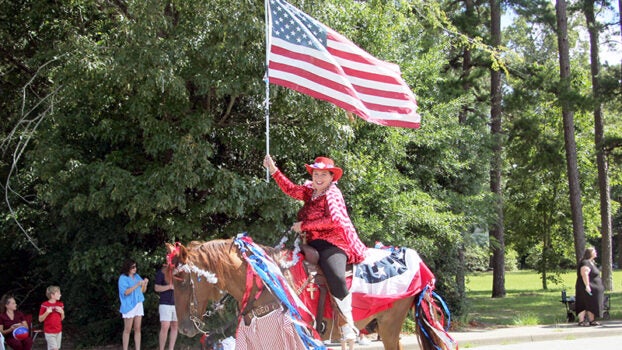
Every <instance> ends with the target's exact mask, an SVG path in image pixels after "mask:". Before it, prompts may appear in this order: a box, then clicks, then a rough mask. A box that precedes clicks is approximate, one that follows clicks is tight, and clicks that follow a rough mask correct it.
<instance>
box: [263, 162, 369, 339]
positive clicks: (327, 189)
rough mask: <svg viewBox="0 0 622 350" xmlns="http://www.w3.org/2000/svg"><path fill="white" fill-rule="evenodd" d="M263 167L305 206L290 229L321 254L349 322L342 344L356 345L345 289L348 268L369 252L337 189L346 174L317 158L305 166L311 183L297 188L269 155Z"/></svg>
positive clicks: (327, 274) (327, 273)
mask: <svg viewBox="0 0 622 350" xmlns="http://www.w3.org/2000/svg"><path fill="white" fill-rule="evenodd" d="M263 165H264V166H265V167H266V168H268V170H269V172H270V175H272V178H273V179H274V180H275V181H276V183H277V184H278V185H279V187H280V188H281V190H282V191H283V192H284V193H285V194H287V195H288V196H290V197H292V198H294V199H298V200H301V201H303V202H304V205H303V206H302V208H301V209H300V211H299V212H298V221H297V222H295V223H294V224H293V226H292V228H291V229H292V231H294V232H297V233H302V234H303V237H305V238H306V241H307V243H308V244H309V245H310V246H312V247H313V248H315V249H316V250H317V251H318V253H319V265H320V267H321V268H322V271H323V272H324V275H325V276H326V280H327V283H328V288H329V290H330V293H331V294H332V296H333V297H334V300H335V302H336V304H337V306H338V307H339V310H340V311H341V313H342V314H343V316H344V318H345V319H346V322H347V324H346V325H344V326H343V327H341V333H342V337H343V340H344V341H346V342H349V343H351V342H353V341H354V340H355V339H356V335H357V333H358V329H357V328H356V326H355V325H354V320H353V318H352V294H351V293H349V292H348V288H347V286H346V276H345V273H346V264H356V263H360V262H361V261H363V260H364V258H365V250H366V249H367V248H366V247H365V245H364V244H363V242H361V240H360V239H359V237H358V235H357V233H356V230H355V229H354V226H353V225H352V222H351V221H350V217H349V216H348V212H347V210H346V205H345V201H344V199H343V195H342V194H341V191H340V190H339V188H337V186H336V182H337V181H338V180H339V179H340V178H341V175H342V174H343V171H342V170H341V168H338V167H336V166H335V163H334V162H333V160H332V159H330V158H326V157H318V158H316V159H315V162H314V163H313V164H305V167H306V169H307V172H308V173H309V174H310V175H311V177H312V181H306V182H305V183H304V184H303V185H296V184H294V183H292V182H291V181H290V180H289V179H288V178H287V177H286V176H285V175H284V174H283V173H282V172H281V171H280V170H279V169H278V168H277V167H276V165H275V164H274V160H273V159H272V157H271V156H270V155H266V157H265V158H264V161H263Z"/></svg>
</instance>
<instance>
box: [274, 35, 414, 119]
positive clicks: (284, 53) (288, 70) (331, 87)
mask: <svg viewBox="0 0 622 350" xmlns="http://www.w3.org/2000/svg"><path fill="white" fill-rule="evenodd" d="M324 27H325V29H326V32H327V46H326V50H316V49H314V48H311V47H308V46H305V45H296V44H293V43H290V42H287V41H285V40H282V39H279V38H277V37H271V40H270V48H269V57H268V60H269V69H268V76H269V81H270V82H271V83H273V84H277V85H281V86H284V87H287V88H290V89H292V90H296V91H298V92H301V93H304V94H307V95H310V96H312V97H314V98H317V99H320V100H324V101H328V102H330V103H333V104H335V105H336V106H338V107H341V108H343V109H345V110H346V111H349V112H352V113H355V114H357V115H358V116H360V117H361V118H363V119H364V120H366V121H368V122H371V123H375V124H379V125H385V126H399V127H407V128H419V125H420V120H421V118H420V116H419V114H418V113H417V102H416V100H415V96H414V94H413V93H412V91H411V90H410V88H409V87H408V85H407V84H406V83H405V82H404V80H403V79H402V77H401V74H400V70H399V67H398V66H397V65H395V64H392V63H389V62H385V61H382V60H379V59H377V58H375V57H373V56H372V55H370V54H369V53H367V52H365V51H363V50H362V49H361V48H359V47H357V46H356V45H355V44H353V43H352V42H351V41H349V40H348V39H347V38H345V37H344V36H342V35H341V34H339V33H337V32H335V31H333V30H332V29H330V28H328V27H326V26H324ZM310 35H311V34H310Z"/></svg>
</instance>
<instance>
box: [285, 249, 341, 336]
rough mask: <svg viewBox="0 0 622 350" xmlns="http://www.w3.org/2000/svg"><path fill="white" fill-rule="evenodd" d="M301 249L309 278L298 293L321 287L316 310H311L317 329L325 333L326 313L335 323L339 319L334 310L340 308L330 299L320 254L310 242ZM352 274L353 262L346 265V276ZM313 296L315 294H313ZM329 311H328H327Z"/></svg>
mask: <svg viewBox="0 0 622 350" xmlns="http://www.w3.org/2000/svg"><path fill="white" fill-rule="evenodd" d="M300 250H301V252H302V254H303V256H304V258H305V259H304V261H303V264H302V265H303V266H304V270H305V272H306V275H307V279H306V280H305V282H304V283H303V284H302V285H301V286H300V287H299V288H298V290H297V291H296V293H297V294H298V295H300V294H301V293H302V292H303V291H305V290H309V289H308V288H310V289H311V291H312V292H313V291H314V289H313V286H314V285H315V286H317V288H318V289H319V301H318V303H317V309H316V310H310V311H312V312H314V313H315V321H316V326H315V330H316V331H318V333H320V334H324V333H325V332H326V322H325V321H324V316H325V315H326V314H330V315H331V318H332V320H333V324H335V322H337V321H338V317H339V316H338V314H337V313H335V312H332V310H335V309H336V310H339V309H338V308H337V307H336V306H333V305H332V299H328V301H327V298H326V297H327V295H329V290H328V283H327V282H326V277H325V276H324V273H323V272H322V269H321V268H320V266H319V260H320V254H319V253H318V251H317V250H316V249H315V248H313V247H312V246H310V245H308V244H301V245H300ZM349 276H352V264H348V265H346V278H348V277H349ZM311 297H312V298H313V294H312V295H311ZM327 306H329V307H330V309H329V310H327V309H326V307H327ZM327 311H328V312H327Z"/></svg>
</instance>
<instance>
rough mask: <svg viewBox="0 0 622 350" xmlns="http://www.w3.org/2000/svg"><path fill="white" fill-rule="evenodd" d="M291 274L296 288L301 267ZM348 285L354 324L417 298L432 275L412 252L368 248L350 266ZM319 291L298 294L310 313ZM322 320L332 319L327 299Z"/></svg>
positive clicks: (312, 288) (308, 289) (302, 274)
mask: <svg viewBox="0 0 622 350" xmlns="http://www.w3.org/2000/svg"><path fill="white" fill-rule="evenodd" d="M291 271H292V273H293V275H294V276H295V280H296V281H297V283H295V284H297V287H298V288H300V287H301V285H300V284H301V283H302V282H303V281H305V279H306V272H304V267H302V264H297V265H296V266H294V267H293V268H292V269H291ZM348 284H349V285H350V292H351V293H352V317H353V318H354V320H355V321H356V320H361V319H364V318H367V317H369V316H371V315H373V314H375V313H378V312H380V311H383V310H386V309H388V308H390V307H391V306H393V302H394V301H396V300H400V299H404V298H408V297H411V296H414V295H416V294H418V293H419V292H421V291H422V290H423V288H425V287H426V286H427V285H434V274H433V273H432V271H430V269H429V268H428V267H427V266H426V265H425V263H424V262H423V260H421V258H420V257H419V254H417V252H416V251H415V250H413V249H409V248H383V249H376V248H369V249H367V251H366V253H365V260H364V261H363V262H362V263H360V264H357V265H354V267H353V276H352V278H351V280H348ZM319 287H320V286H317V285H315V284H314V283H311V284H310V285H308V286H306V287H305V288H304V289H303V290H301V291H300V299H301V300H302V301H303V302H304V304H305V305H306V306H307V308H308V309H309V310H312V311H313V312H315V310H317V305H318V303H319V298H318V291H319ZM298 288H297V289H298ZM324 317H329V318H330V317H332V307H331V305H330V301H329V299H328V298H327V301H326V305H325V308H324Z"/></svg>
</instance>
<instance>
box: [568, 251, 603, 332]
mask: <svg viewBox="0 0 622 350" xmlns="http://www.w3.org/2000/svg"><path fill="white" fill-rule="evenodd" d="M594 259H596V249H594V247H589V248H587V249H585V253H584V254H583V259H581V261H580V262H579V266H578V267H577V283H576V285H575V289H576V290H575V292H576V294H575V295H576V303H575V307H576V309H575V310H576V312H577V315H578V318H579V326H598V325H600V323H598V322H597V321H595V318H596V317H602V316H603V299H604V294H605V287H604V286H603V281H602V280H601V279H600V270H599V269H598V267H596V263H595V262H594Z"/></svg>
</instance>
